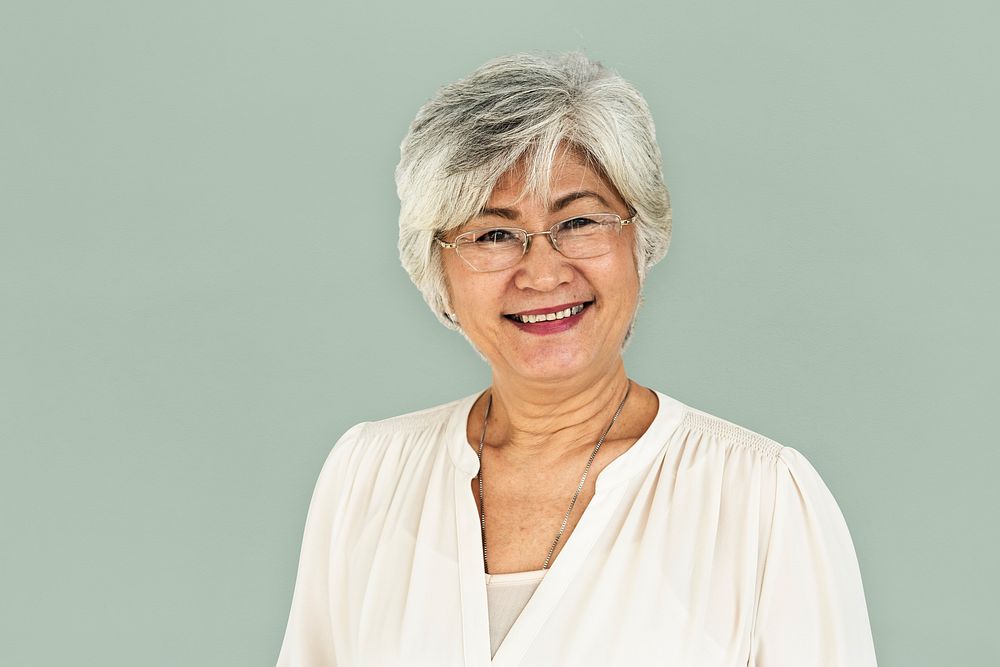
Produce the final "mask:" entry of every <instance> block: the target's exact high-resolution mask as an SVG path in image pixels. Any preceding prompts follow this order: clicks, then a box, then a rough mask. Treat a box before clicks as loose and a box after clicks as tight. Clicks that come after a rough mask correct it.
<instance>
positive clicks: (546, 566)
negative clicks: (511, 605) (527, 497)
mask: <svg viewBox="0 0 1000 667" xmlns="http://www.w3.org/2000/svg"><path fill="white" fill-rule="evenodd" d="M631 389H632V381H631V380H629V383H628V387H626V388H625V396H623V397H622V402H621V403H619V404H618V409H617V410H615V415H614V417H612V418H611V423H610V424H608V427H607V428H606V429H604V434H603V435H601V439H600V440H598V441H597V445H595V446H594V451H593V452H591V454H590V459H588V460H587V467H586V468H584V469H583V476H582V477H581V478H580V484H579V485H578V486H577V487H576V493H574V494H573V500H571V501H570V502H569V509H568V510H566V516H564V517H563V520H562V525H561V526H560V527H559V532H558V533H557V534H556V539H555V540H553V541H552V546H551V547H549V553H548V555H547V556H545V563H544V564H543V565H542V569H543V570H547V569H549V561H550V560H551V559H552V554H553V553H555V550H556V546H558V544H559V540H560V539H561V538H562V536H563V532H564V531H565V530H566V524H567V523H568V522H569V517H570V515H571V514H572V513H573V506H574V505H576V499H577V498H578V497H579V496H580V491H582V490H583V484H584V482H586V481H587V473H588V472H590V465H591V464H592V463H593V462H594V457H596V456H597V450H599V449H600V448H601V445H602V444H604V439H605V438H607V437H608V433H610V432H611V427H612V426H614V425H615V422H616V421H617V420H618V415H620V414H621V412H622V408H623V407H625V399H627V398H628V393H629V391H630V390H631ZM492 406H493V392H490V396H489V399H488V400H487V401H486V412H485V414H484V415H483V432H482V435H480V436H479V452H478V453H477V455H478V456H479V474H478V477H479V507H480V512H479V529H480V532H481V533H482V536H483V567H484V568H485V570H486V573H487V574H489V572H490V567H489V562H488V561H487V559H486V501H485V500H484V498H483V443H485V442H486V420H487V419H488V418H489V416H490V407H492Z"/></svg>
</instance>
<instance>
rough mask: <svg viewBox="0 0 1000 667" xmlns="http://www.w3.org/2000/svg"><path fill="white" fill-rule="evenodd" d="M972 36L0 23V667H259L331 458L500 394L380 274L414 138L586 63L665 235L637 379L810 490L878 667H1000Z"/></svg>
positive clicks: (22, 5) (914, 11)
mask: <svg viewBox="0 0 1000 667" xmlns="http://www.w3.org/2000/svg"><path fill="white" fill-rule="evenodd" d="M993 7H995V4H994V3H990V2H985V1H983V2H959V3H955V2H947V3H946V2H943V1H941V2H871V1H867V2H862V1H860V0H851V1H850V2H838V3H829V2H824V3H819V2H803V1H801V0H796V1H794V2H791V1H785V0H762V1H758V2H752V3H751V2H714V3H698V2H693V1H688V2H663V1H659V2H634V1H630V2H625V3H611V2H601V3H595V2H581V1H579V0H578V1H576V2H560V3H546V2H538V1H532V2H523V1H522V0H517V1H512V2H507V3H500V4H497V3H492V4H482V5H478V4H473V3H469V2H457V1H456V2H451V3H442V2H435V3H428V2H422V3H419V4H417V3H410V4H402V3H400V4H398V5H394V6H393V5H385V4H383V5H376V4H362V3H333V2H326V3H320V2H309V1H306V2H282V3H279V2H273V3H270V4H263V3H259V2H246V1H241V2H237V1H236V0H231V1H228V2H220V1H218V0H208V1H206V0H201V1H199V2H192V1H191V0H173V1H171V2H166V1H160V2H156V3H150V2H141V1H140V2H126V1H124V0H120V1H117V2H106V1H93V2H87V3H70V2H66V1H63V2H45V1H44V0H41V1H34V2H29V1H28V0H15V1H14V2H11V1H10V0H7V1H6V2H3V3H2V4H0V72H2V80H0V99H2V104H0V114H2V124H0V184H2V194H0V224H2V232H0V234H2V235H0V273H2V275H0V278H2V280H0V308H2V310H0V343H2V348H0V353H2V356H0V392H2V393H0V438H2V439H0V443H2V459H0V512H2V536H3V547H2V551H0V558H2V566H0V633H2V636H0V664H3V665H11V666H17V667H21V666H31V667H34V666H42V665H44V666H49V665H60V666H61V665H95V666H98V665H100V666H119V665H122V666H125V665H128V666H133V665H142V666H144V667H145V666H150V667H158V666H161V665H162V666H187V665H199V666H201V665H204V666H212V667H218V666H228V665H233V666H247V665H273V664H274V661H275V659H276V656H277V652H278V648H279V646H280V643H281V639H282V635H283V632H284V626H285V622H286V618H287V613H288V608H289V604H290V599H291V591H292V586H293V582H294V577H295V569H296V565H297V559H298V550H299V545H300V540H301V537H302V527H303V523H304V520H305V512H306V508H307V505H308V501H309V497H310V494H311V492H312V487H313V484H314V483H315V481H316V477H317V474H318V473H319V470H320V466H321V465H322V463H323V460H324V458H325V457H326V455H327V453H328V452H329V449H330V447H331V445H332V444H333V442H335V441H336V439H337V438H338V437H339V436H340V434H341V433H343V431H344V430H346V429H347V428H348V427H349V426H350V425H352V424H354V423H356V422H358V421H361V420H367V419H376V418H382V417H388V416H391V415H394V414H399V413H402V412H406V411H410V410H415V409H419V408H423V407H428V406H431V405H435V404H438V403H441V402H445V401H449V400H452V399H454V398H457V397H460V396H464V395H466V394H469V393H472V392H474V391H477V390H480V389H482V388H483V387H485V386H486V383H487V382H488V378H489V375H488V372H487V369H486V367H485V366H484V365H483V364H482V362H481V360H480V359H479V358H478V356H477V355H476V354H475V353H474V352H473V351H472V350H471V348H469V347H468V345H467V343H466V342H465V341H464V340H463V339H462V338H461V336H459V335H458V334H455V333H452V332H449V331H447V330H446V329H444V328H443V327H441V326H440V325H439V324H438V323H437V321H436V320H435V319H434V317H433V315H432V314H431V313H430V311H429V310H428V309H427V308H426V306H425V305H424V303H423V301H422V300H421V298H420V296H419V294H418V292H417V291H416V289H414V288H413V287H412V286H411V284H410V283H409V281H408V279H407V277H406V275H405V273H404V272H403V271H402V269H401V268H400V267H399V264H398V258H397V254H396V216H397V213H398V204H397V200H396V197H395V187H394V184H393V180H392V170H393V167H394V165H395V163H396V161H397V159H398V146H399V142H400V140H401V139H402V137H403V134H404V133H405V131H406V128H407V125H408V123H409V122H410V120H411V119H412V118H413V116H414V115H415V113H416V110H417V108H418V106H419V105H420V104H422V103H423V102H424V101H426V100H427V99H428V98H429V97H430V96H431V95H432V94H433V92H434V90H435V89H436V88H437V87H438V86H439V85H441V84H443V83H445V82H448V81H451V80H454V79H456V78H458V77H460V76H462V75H464V74H466V73H468V72H469V71H470V70H471V69H473V68H474V67H476V66H477V65H479V64H481V63H482V62H484V61H486V60H487V59H489V58H492V57H494V56H497V55H501V54H506V53H510V52H514V51H520V50H567V49H576V48H582V49H585V50H586V52H587V53H588V54H590V55H591V56H592V57H595V58H597V59H599V60H601V61H603V62H604V63H606V64H607V65H609V66H611V67H612V68H614V69H616V70H617V71H619V72H620V73H621V74H622V75H623V76H625V77H626V78H627V79H629V80H631V81H632V82H634V83H635V84H636V86H637V87H638V88H639V89H640V90H641V91H642V92H643V93H644V94H645V96H646V98H647V99H648V101H649V103H650V105H651V107H652V109H653V112H654V115H655V118H656V122H657V127H658V139H659V141H660V145H661V147H662V150H663V154H664V159H665V168H664V170H665V175H666V179H667V184H668V186H669V188H670V191H671V195H672V197H673V203H674V238H673V245H672V247H671V249H670V253H669V254H668V256H667V258H666V260H665V261H664V262H663V263H662V264H660V265H659V266H658V267H656V268H655V269H654V270H653V272H652V273H651V274H650V277H649V281H648V283H647V285H648V286H647V290H646V305H645V306H644V309H643V311H642V313H641V316H640V322H639V326H638V328H637V331H636V335H635V338H634V342H633V343H632V346H631V347H630V349H629V351H628V353H627V355H626V356H627V359H626V363H627V367H628V368H629V370H630V372H631V374H632V376H633V377H634V378H636V379H637V380H638V381H639V382H641V383H643V384H646V385H648V386H652V387H655V388H657V389H659V390H661V391H664V392H666V393H667V394H670V395H671V396H674V397H675V398H677V399H679V400H681V401H684V402H686V403H688V404H690V405H692V406H694V407H697V408H700V409H702V410H706V411H708V412H710V413H713V414H716V415H718V416H720V417H723V418H725V419H728V420H730V421H734V422H736V423H738V424H742V425H744V426H746V427H748V428H751V429H753V430H755V431H758V432H760V433H763V434H765V435H767V436H769V437H771V438H773V439H775V440H777V441H779V442H781V443H782V444H785V445H789V446H793V447H795V448H797V449H799V450H800V451H802V452H803V453H804V454H805V455H806V456H807V457H808V458H809V460H810V461H811V462H812V463H813V464H814V465H815V467H816V468H817V469H818V470H819V471H820V473H821V474H822V476H823V477H824V479H825V480H826V482H827V484H828V486H829V487H830V488H831V490H832V491H833V493H834V495H835V496H836V498H837V499H838V501H839V503H840V506H841V508H842V510H843V512H844V514H845V516H846V518H847V521H848V525H849V526H850V528H851V532H852V535H853V538H854V541H855V546H856V549H857V552H858V557H859V560H860V564H861V568H862V574H863V577H864V582H865V591H866V595H867V600H868V605H869V609H870V615H871V621H872V627H873V632H874V635H875V642H876V648H877V651H878V655H879V660H880V664H881V665H882V666H883V667H894V666H899V667H903V666H906V667H917V666H923V665H928V666H932V665H933V666H940V665H963V666H964V665H977V666H978V665H995V664H998V662H1000V647H998V641H997V640H996V634H995V625H996V622H997V619H998V618H1000V603H998V596H997V591H998V577H997V574H996V564H997V562H998V561H1000V553H998V551H1000V549H998V544H1000V538H998V531H997V521H996V518H995V515H994V514H993V512H994V511H995V510H996V509H997V507H998V506H1000V494H998V486H1000V485H998V483H997V481H996V476H997V470H998V469H1000V465H998V464H1000V459H998V454H997V436H996V427H995V422H994V419H993V418H994V416H995V415H996V412H997V408H996V402H997V400H996V399H997V391H996V378H997V365H998V364H997V354H996V351H995V350H996V342H997V340H998V339H1000V318H998V314H997V310H998V309H997V304H998V299H997V296H998V295H997V289H996V287H997V285H998V283H1000V275H998V270H997V268H996V265H997V261H996V255H997V251H996V248H997V245H998V241H1000V234H998V231H997V222H998V220H997V214H996V208H995V203H996V193H997V185H996V183H997V163H996V159H997V154H998V141H997V140H998V130H997V124H996V119H997V118H998V117H1000V94H998V86H997V75H996V64H997V62H998V59H1000V47H998V45H997V40H996V24H997V19H998V18H1000V16H998V14H1000V12H998V11H997V10H995V9H994V8H993Z"/></svg>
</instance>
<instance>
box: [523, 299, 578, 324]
mask: <svg viewBox="0 0 1000 667" xmlns="http://www.w3.org/2000/svg"><path fill="white" fill-rule="evenodd" d="M583 306H584V304H582V303H581V304H579V305H577V306H573V307H572V308H567V309H566V310H560V311H557V312H555V313H539V314H538V315H513V316H512V317H513V318H514V319H515V320H518V321H519V322H524V323H525V324H531V323H533V322H545V321H552V320H561V319H562V318H564V317H569V316H570V315H576V314H577V313H579V312H580V311H581V310H583Z"/></svg>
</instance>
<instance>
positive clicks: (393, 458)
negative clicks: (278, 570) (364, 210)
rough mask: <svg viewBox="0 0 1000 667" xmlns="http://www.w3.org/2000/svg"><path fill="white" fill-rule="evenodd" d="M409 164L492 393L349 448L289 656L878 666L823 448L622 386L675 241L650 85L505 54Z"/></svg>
mask: <svg viewBox="0 0 1000 667" xmlns="http://www.w3.org/2000/svg"><path fill="white" fill-rule="evenodd" d="M401 153H402V159H401V161H400V164H399V167H398V169H397V172H396V177H397V184H398V191H399V196H400V200H401V204H402V208H401V215H400V255H401V258H402V262H403V265H404V267H405V268H406V269H407V271H408V272H409V275H410V277H411V278H412V279H413V281H414V283H415V284H416V285H417V286H418V287H419V288H420V289H421V291H422V292H423V294H424V297H425V298H426V300H427V302H428V304H429V305H430V306H431V308H432V309H433V311H434V312H435V314H436V315H438V317H439V318H440V319H441V321H442V322H443V323H444V324H445V325H446V326H448V327H450V328H453V329H456V330H458V331H460V332H461V333H462V334H463V335H464V336H465V337H466V338H467V339H468V340H469V341H470V342H471V343H472V345H473V346H474V347H475V349H476V350H477V351H478V352H479V353H480V354H481V356H482V357H483V358H484V359H485V360H486V361H487V362H488V363H489V365H490V367H491V369H492V383H491V385H490V386H489V387H488V388H487V389H486V390H485V391H483V392H482V393H479V394H476V395H473V396H468V397H466V398H463V399H460V400H457V401H455V402H452V403H448V404H446V405H441V406H438V407H435V408H431V409H428V410H423V411H421V412H416V413H413V414H408V415H403V416H400V417H395V418H392V419H387V420H383V421H379V422H372V423H363V424H358V425H357V426H355V427H353V428H351V429H350V430H349V431H348V432H347V433H346V434H345V435H344V436H343V438H341V440H340V441H339V442H338V443H337V444H336V446H335V447H334V448H333V451H332V452H331V454H330V456H329V458H328V460H327V462H326V464H325V466H324V467H323V470H322V472H321V474H320V478H319V481H318V483H317V486H316V490H315V493H314V496H313V499H312V503H311V505H310V509H309V514H308V518H307V521H306V528H305V534H304V538H303V545H302V555H301V559H300V563H299V571H298V578H297V581H296V586H295V592H294V596H293V602H292V609H291V614H290V618H289V622H288V628H287V631H286V635H285V640H284V644H283V646H282V650H281V654H280V657H279V659H278V664H279V666H282V667H284V666H296V667H307V666H308V667H314V666H315V667H318V666H320V665H324V666H331V665H338V666H342V665H435V666H443V665H477V666H478V665H488V664H494V665H574V666H580V665H602V666H603V665H674V666H677V667H680V666H696V667H701V666H716V665H718V666H720V667H721V666H723V665H725V666H734V665H752V666H756V667H807V666H814V665H824V666H825V665H829V666H838V667H840V666H842V667H848V666H849V667H866V666H869V665H874V664H875V655H874V649H873V645H872V637H871V631H870V628H869V622H868V615H867V610H866V605H865V599H864V593H863V589H862V583H861V578H860V573H859V568H858V563H857V559H856V556H855V553H854V549H853V545H852V542H851V538H850V535H849V533H848V530H847V527H846V525H845V523H844V520H843V517H842V515H841V513H840V511H839V509H838V507H837V504H836V502H835V500H834V499H833V497H832V496H831V494H830V492H829V491H828V490H827V488H826V487H825V486H824V484H823V482H822V480H821V479H820V477H819V475H818V474H817V473H816V471H815V470H814V469H813V468H812V467H811V466H810V464H809V463H808V462H807V461H806V459H805V458H803V456H802V455H801V454H799V453H798V452H797V451H796V450H794V449H791V448H788V447H782V446H781V445H779V444H778V443H776V442H774V441H772V440H770V439H768V438H766V437H764V436H762V435H759V434H757V433H754V432H752V431H749V430H747V429H745V428H741V427H739V426H737V425H735V424H732V423H730V422H727V421H725V420H723V419H720V418H718V417H714V416H712V415H709V414H706V413H705V412H702V411H699V410H697V409H695V408H692V407H689V406H687V405H684V404H682V403H681V402H680V401H678V400H676V399H674V398H671V397H670V396H667V395H666V394H663V393H661V392H658V391H654V390H651V389H648V388H645V387H642V386H639V385H638V384H636V383H635V382H632V381H631V380H630V379H629V378H628V375H627V374H626V371H625V367H624V364H623V362H622V350H623V348H624V347H625V345H626V343H627V342H628V340H629V337H630V336H631V333H632V327H633V324H634V320H635V315H636V311H637V308H638V306H639V303H640V300H641V299H640V294H641V289H642V285H643V281H644V278H645V276H646V272H647V270H648V269H649V268H650V267H651V266H652V265H653V264H655V263H656V262H657V261H658V260H660V259H661V258H662V257H663V255H664V254H665V253H666V250H667V247H668V245H669V240H670V227H671V222H670V221H671V217H670V205H669V199H668V195H667V190H666V187H665V186H664V184H663V180H662V175H661V163H660V155H659V150H658V148H657V145H656V142H655V138H654V130H653V123H652V119H651V116H650V114H649V111H648V109H647V107H646V104H645V102H644V100H643V99H642V97H641V96H640V95H639V93H638V92H636V91H635V90H634V89H633V88H632V87H631V86H630V85H629V84H627V83H626V82H625V81H623V80H622V79H621V78H620V77H618V76H617V75H615V74H612V73H611V72H609V71H607V70H605V69H604V68H603V67H601V66H600V65H599V64H596V63H593V62H590V61H589V60H587V59H586V58H585V57H584V56H582V55H580V54H568V55H564V56H558V57H540V56H526V55H520V56H514V57H509V58H502V59H498V60H495V61H492V62H490V63H488V64H486V65H485V66H483V67H482V68H480V69H479V70H477V71H476V72H474V73H473V74H471V75H470V76H469V77H467V78H466V79H463V80H461V81H459V82H457V83H454V84H452V85H449V86H446V87H445V88H443V89H442V90H441V91H439V93H438V94H437V96H436V97H435V98H434V99H432V100H431V101H430V102H428V103H427V104H426V105H425V106H424V107H423V108H422V109H421V110H420V112H419V114H418V116H417V118H416V120H415V121H414V123H413V124H412V126H411V128H410V132H409V134H408V135H407V137H406V139H405V140H404V141H403V144H402V150H401Z"/></svg>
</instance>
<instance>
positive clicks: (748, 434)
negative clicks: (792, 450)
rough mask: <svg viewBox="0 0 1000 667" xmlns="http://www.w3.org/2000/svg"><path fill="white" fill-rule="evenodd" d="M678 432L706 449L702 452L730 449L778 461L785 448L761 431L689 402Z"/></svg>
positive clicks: (686, 440)
mask: <svg viewBox="0 0 1000 667" xmlns="http://www.w3.org/2000/svg"><path fill="white" fill-rule="evenodd" d="M677 433H678V435H679V437H680V438H681V439H682V440H683V441H685V442H686V443H690V444H692V445H693V446H696V447H698V448H699V449H703V450H705V451H704V452H703V453H705V454H723V453H726V452H727V450H733V451H735V452H739V453H746V454H747V455H750V456H752V457H754V458H759V459H761V460H766V461H778V460H780V459H781V457H782V456H783V455H784V454H783V452H784V450H785V449H786V447H784V446H783V445H781V444H780V443H778V442H776V441H775V440H773V439H771V438H769V437H767V436H765V435H762V434H761V433H758V432H756V431H753V430H751V429H749V428H747V427H745V426H740V425H739V424H735V423H733V422H731V421H728V420H726V419H723V418H722V417H718V416H716V415H713V414H710V413H708V412H705V411H704V410H699V409H697V408H694V407H691V406H689V405H685V409H684V416H683V418H682V420H681V424H680V428H679V429H678V431H677Z"/></svg>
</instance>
